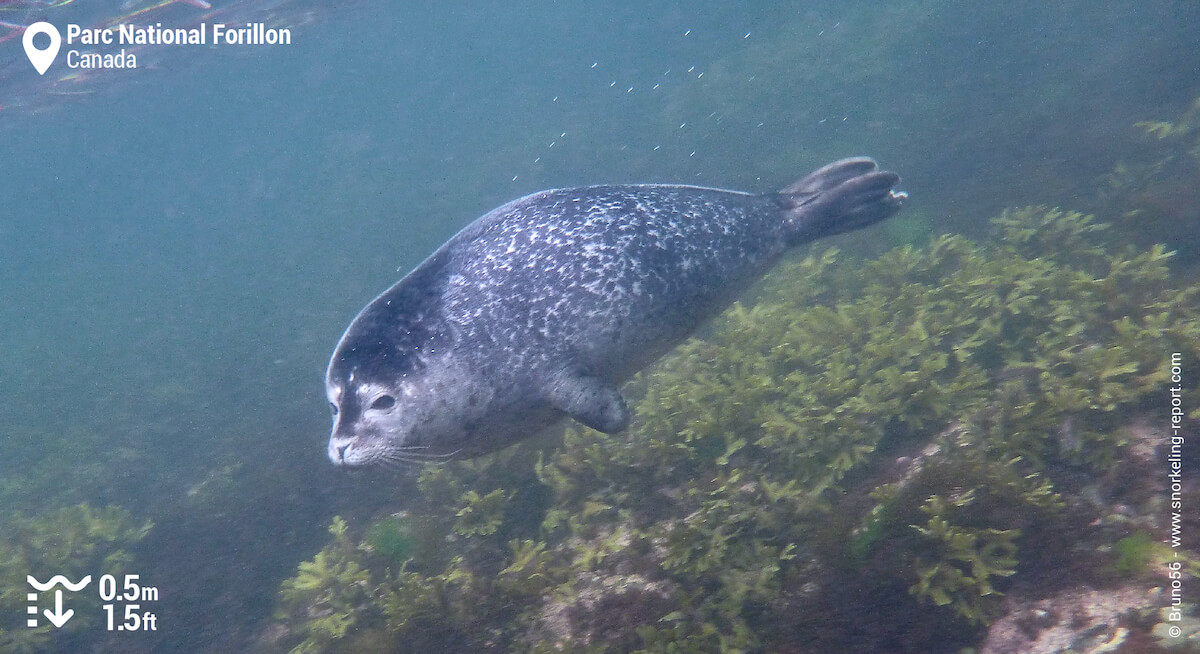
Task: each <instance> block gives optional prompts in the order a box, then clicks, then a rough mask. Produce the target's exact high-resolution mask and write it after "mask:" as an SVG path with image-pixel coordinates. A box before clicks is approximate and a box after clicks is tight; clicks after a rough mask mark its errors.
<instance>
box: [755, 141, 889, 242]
mask: <svg viewBox="0 0 1200 654" xmlns="http://www.w3.org/2000/svg"><path fill="white" fill-rule="evenodd" d="M899 183H900V176H899V175H897V174H896V173H890V172H884V171H880V170H878V167H877V166H876V165H875V161H874V160H872V159H869V158H867V157H853V158H850V159H842V160H841V161H835V162H833V163H831V164H829V165H828V166H825V167H823V168H820V169H818V170H816V171H814V172H812V173H810V174H809V175H808V176H806V177H805V178H804V179H801V180H800V181H798V182H796V183H795V184H792V185H790V186H788V187H787V188H785V189H783V190H782V191H780V192H779V193H778V196H779V201H780V204H782V205H783V212H784V219H785V220H786V221H787V222H788V223H789V224H790V225H791V226H792V237H791V239H790V240H791V243H792V244H793V245H798V244H800V243H807V242H808V241H812V240H815V239H818V238H821V237H824V236H831V235H833V234H841V233H843V232H849V231H852V230H855V229H860V228H862V227H866V226H868V225H873V224H875V223H877V222H879V221H881V220H883V219H885V218H888V217H890V216H892V215H893V214H895V213H896V212H897V211H899V210H900V205H901V203H903V201H904V199H905V198H906V197H908V195H907V194H906V193H904V192H903V191H894V190H892V189H893V187H894V186H896V184H899Z"/></svg>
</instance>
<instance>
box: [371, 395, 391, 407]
mask: <svg viewBox="0 0 1200 654" xmlns="http://www.w3.org/2000/svg"><path fill="white" fill-rule="evenodd" d="M395 405H396V398H394V397H392V396H391V395H380V396H379V397H377V398H375V401H374V402H372V403H371V408H372V409H390V408H392V407H393V406H395Z"/></svg>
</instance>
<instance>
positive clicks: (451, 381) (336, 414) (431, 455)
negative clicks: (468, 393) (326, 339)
mask: <svg viewBox="0 0 1200 654" xmlns="http://www.w3.org/2000/svg"><path fill="white" fill-rule="evenodd" d="M397 359H400V360H399V361H398V360H397ZM457 370H458V366H455V365H453V361H452V360H450V358H449V357H446V356H433V357H429V356H427V353H424V352H421V351H413V352H408V353H398V352H396V348H395V345H394V344H389V343H387V342H378V341H376V342H373V343H370V344H366V345H362V344H358V345H356V344H354V341H349V342H347V341H346V339H343V342H342V344H341V345H339V347H338V349H337V351H336V352H335V353H334V358H333V360H332V361H331V362H330V365H329V371H328V373H327V374H326V377H325V394H326V396H327V397H328V398H329V405H330V407H331V408H332V410H333V433H332V434H331V435H330V437H329V459H330V460H331V461H333V463H334V464H337V465H345V466H363V465H373V464H379V463H392V462H400V461H420V462H428V461H441V460H445V459H449V458H452V457H454V456H455V455H457V454H459V453H460V452H462V450H463V445H464V443H465V442H468V441H469V440H470V436H471V434H470V430H468V429H466V426H468V425H470V424H471V421H470V416H471V414H473V413H474V410H473V409H474V407H473V406H462V405H461V402H460V400H461V399H462V397H463V389H465V388H471V387H473V385H472V384H471V383H470V382H469V380H467V379H465V378H464V377H463V376H462V375H459V374H457ZM475 397H476V399H474V401H475V402H478V399H477V397H478V396H475Z"/></svg>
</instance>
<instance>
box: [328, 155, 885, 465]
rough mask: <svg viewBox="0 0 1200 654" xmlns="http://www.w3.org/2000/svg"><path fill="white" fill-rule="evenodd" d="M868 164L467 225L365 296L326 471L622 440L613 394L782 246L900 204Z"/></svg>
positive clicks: (514, 208)
mask: <svg viewBox="0 0 1200 654" xmlns="http://www.w3.org/2000/svg"><path fill="white" fill-rule="evenodd" d="M898 182H899V177H898V176H896V175H895V174H894V173H888V172H880V171H878V170H877V169H876V165H875V162H874V161H872V160H870V159H866V158H855V159H845V160H842V161H838V162H835V163H833V164H830V165H828V166H826V167H824V168H822V169H820V170H818V171H816V172H814V173H812V174H811V175H809V176H807V177H805V178H804V179H802V180H800V181H799V182H796V183H795V184H793V185H791V186H789V187H787V188H786V189H784V190H782V191H780V192H778V193H767V194H762V195H753V194H748V193H739V192H735V191H724V190H719V189H710V188H699V187H693V186H667V185H623V186H591V187H585V188H572V189H559V190H551V191H543V192H541V193H535V194H533V195H529V196H526V197H524V198H521V199H519V200H515V201H513V202H510V203H508V204H506V205H504V206H502V207H500V208H498V209H495V210H493V211H491V212H490V213H488V214H486V215H484V216H483V217H481V218H479V219H478V220H476V221H475V222H473V223H471V224H470V225H468V226H467V227H466V228H465V229H463V230H462V231H461V232H459V233H458V234H457V235H455V236H454V237H453V238H451V239H450V240H449V241H448V242H447V243H446V244H445V245H443V246H442V247H441V248H439V249H438V250H437V251H436V252H434V253H433V255H431V256H430V257H429V258H428V259H426V260H425V261H424V262H423V263H422V264H421V265H419V266H417V268H416V269H415V270H413V271H412V272H411V273H409V274H408V276H406V277H405V278H404V279H402V280H400V281H399V282H398V283H396V285H394V286H392V287H391V288H390V289H388V290H387V291H385V292H384V293H383V294H382V295H380V296H379V297H378V298H376V299H375V300H374V301H372V302H371V303H370V304H369V305H367V307H366V308H365V309H363V310H362V311H361V312H360V313H359V314H358V316H357V317H356V318H355V319H354V321H353V322H351V324H350V326H349V328H347V329H346V332H345V334H344V335H343V336H342V339H341V341H340V342H339V343H338V346H337V348H336V349H335V351H334V353H333V358H332V359H331V361H330V363H329V370H328V372H327V374H326V383H325V386H326V393H327V395H328V398H329V402H330V404H331V406H332V407H333V411H334V425H333V434H332V436H331V437H330V440H329V458H330V459H331V460H332V461H333V462H334V463H335V464H339V465H364V464H371V463H379V462H386V461H395V460H417V461H424V460H441V459H446V458H451V457H467V456H476V455H479V454H483V453H486V452H490V451H494V450H496V449H499V448H502V447H504V446H506V445H508V444H510V443H513V442H515V441H517V440H519V439H521V438H524V437H526V436H530V435H533V434H534V433H536V432H537V431H539V430H541V429H542V428H545V427H547V426H549V425H551V424H553V423H555V422H556V421H558V420H559V419H561V418H562V417H563V416H564V415H565V416H570V417H571V418H574V419H575V420H577V421H578V422H581V423H583V424H584V425H587V426H589V427H592V428H595V429H598V430H600V431H603V432H609V433H612V432H618V431H620V430H622V429H624V428H625V427H626V426H627V425H628V424H629V420H630V412H629V409H628V408H627V407H626V404H625V401H624V400H623V399H622V397H621V394H620V392H619V391H618V385H619V384H620V383H621V382H622V381H624V380H625V379H627V378H628V377H629V376H630V375H632V374H633V373H635V372H636V371H638V370H639V369H641V368H642V367H644V366H645V365H647V364H649V363H650V362H652V361H654V360H655V359H657V358H658V357H659V356H661V355H662V354H663V353H665V352H666V351H667V350H669V349H670V348H671V347H672V346H674V345H676V344H677V343H678V342H679V341H681V340H682V339H684V338H685V337H686V336H687V335H688V334H690V333H691V332H692V331H693V330H695V328H696V327H697V326H699V325H700V324H701V323H702V322H704V321H705V320H707V319H708V318H711V317H712V316H714V315H715V314H717V313H718V312H720V311H721V310H722V309H723V308H724V307H725V306H727V305H728V304H729V303H730V302H732V301H733V299H734V298H735V297H736V296H737V295H738V293H740V292H741V291H743V290H745V288H746V287H747V286H748V285H750V284H751V283H753V282H754V281H755V280H757V279H759V278H760V277H761V276H762V275H763V274H764V273H765V272H766V271H767V270H768V269H769V268H770V267H771V266H772V265H773V264H774V263H776V262H777V261H778V259H779V258H780V256H781V255H782V254H783V253H784V252H785V251H786V250H787V249H788V248H790V247H793V246H795V245H798V244H800V243H805V242H808V241H812V240H814V239H817V238H820V237H822V236H828V235H831V234H838V233H841V232H846V231H850V230H854V229H858V228H861V227H865V226H867V225H871V224H873V223H876V222H878V221H880V220H883V219H885V218H887V217H888V216H891V215H892V214H894V213H895V212H896V211H897V210H899V208H900V203H901V201H902V200H903V198H904V197H905V196H904V194H903V193H899V192H895V191H893V190H892V189H893V187H894V186H895V185H896V184H897V183H898Z"/></svg>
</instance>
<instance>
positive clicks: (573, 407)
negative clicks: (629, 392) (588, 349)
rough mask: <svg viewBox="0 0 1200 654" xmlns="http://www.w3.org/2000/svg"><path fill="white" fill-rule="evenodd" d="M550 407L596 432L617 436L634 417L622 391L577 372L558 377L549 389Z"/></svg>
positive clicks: (547, 393) (591, 376)
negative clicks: (622, 395)
mask: <svg viewBox="0 0 1200 654" xmlns="http://www.w3.org/2000/svg"><path fill="white" fill-rule="evenodd" d="M546 399H547V400H548V401H549V402H550V404H551V405H552V406H553V407H554V408H556V409H558V410H559V411H562V412H563V413H566V414H567V415H569V416H571V417H572V418H574V419H575V421H576V422H579V423H582V424H584V425H586V426H588V427H591V428H592V429H595V430H596V431H602V432H604V433H606V434H615V433H616V432H619V431H621V430H623V429H625V428H626V427H628V426H629V421H630V419H631V418H632V414H631V413H630V412H629V407H628V406H626V404H625V398H623V397H621V392H620V391H618V390H617V388H616V387H615V386H613V385H612V384H609V383H608V382H606V381H604V380H602V379H600V378H599V377H595V376H593V375H589V374H587V373H584V372H578V371H569V372H568V371H564V372H563V373H561V374H559V375H556V376H555V378H554V380H553V381H552V382H551V384H550V387H549V388H547V389H546Z"/></svg>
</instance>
